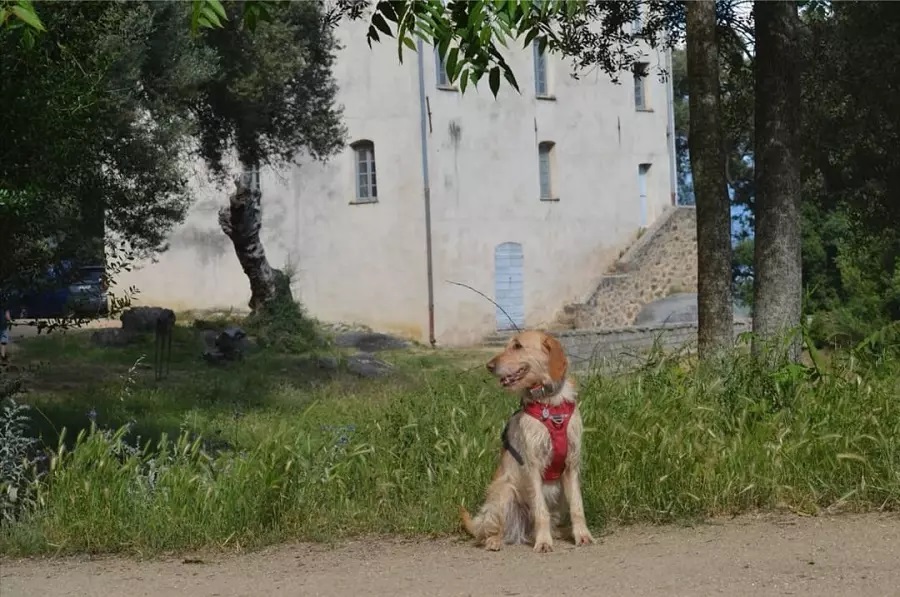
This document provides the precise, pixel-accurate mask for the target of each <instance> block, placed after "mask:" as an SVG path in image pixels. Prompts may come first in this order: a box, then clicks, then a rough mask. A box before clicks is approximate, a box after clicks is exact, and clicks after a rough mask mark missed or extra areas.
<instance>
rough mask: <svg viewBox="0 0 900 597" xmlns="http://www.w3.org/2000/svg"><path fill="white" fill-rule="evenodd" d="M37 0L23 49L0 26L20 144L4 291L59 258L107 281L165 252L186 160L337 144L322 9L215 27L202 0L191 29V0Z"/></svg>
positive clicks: (2, 213) (263, 5) (251, 5)
mask: <svg viewBox="0 0 900 597" xmlns="http://www.w3.org/2000/svg"><path fill="white" fill-rule="evenodd" d="M44 6H45V5H43V4H41V3H38V5H37V7H36V10H37V12H40V13H41V15H42V18H43V19H44V22H45V23H46V28H47V31H46V33H44V34H41V35H39V36H36V37H35V38H34V39H35V42H36V43H35V44H33V47H31V48H30V49H26V50H22V49H21V48H19V49H14V47H13V46H14V45H15V44H18V40H19V36H18V35H17V34H16V32H15V31H12V30H9V29H8V28H7V29H0V45H2V46H3V48H2V49H3V53H4V56H7V55H8V56H10V58H11V59H10V60H4V61H3V62H2V64H0V75H2V80H3V83H0V103H2V105H3V110H2V111H0V112H2V116H0V125H2V126H3V129H4V131H5V134H6V135H7V137H6V138H8V139H15V140H16V142H15V143H9V144H6V145H4V146H3V150H0V239H2V240H0V243H2V245H0V253H2V254H3V256H4V257H3V259H2V260H0V292H5V293H6V294H12V293H13V291H21V290H23V289H28V290H31V289H40V287H41V286H42V285H44V284H45V283H47V280H46V277H47V272H48V271H49V270H50V269H52V268H57V266H58V265H59V264H60V263H61V262H63V261H72V262H74V264H75V265H76V266H77V265H78V264H85V263H88V264H96V263H103V262H104V261H105V262H106V265H107V270H108V274H109V275H110V277H113V276H114V275H115V274H116V273H117V270H118V269H119V268H128V267H130V265H129V262H130V261H132V260H133V259H136V258H146V257H148V256H151V255H153V254H154V253H156V252H158V251H160V250H164V249H165V248H166V239H167V238H168V236H169V232H170V231H171V229H172V227H173V226H174V225H175V224H176V223H178V222H180V221H181V220H182V219H183V217H184V215H185V213H186V210H187V207H188V205H189V203H190V200H191V193H190V188H189V187H188V184H187V181H188V177H189V174H190V171H189V167H190V159H189V158H190V157H191V156H192V155H195V154H199V156H200V157H201V158H203V159H205V160H206V161H207V162H208V164H209V165H210V167H211V170H212V171H213V173H214V174H216V175H218V177H219V178H220V179H221V178H222V177H224V175H225V170H226V166H225V164H224V163H223V162H224V159H225V158H226V157H230V155H231V153H232V151H235V152H236V153H237V155H238V157H239V158H240V159H241V160H242V161H244V162H245V163H250V164H252V165H260V164H263V163H273V164H279V163H283V162H286V161H291V160H293V159H295V158H296V157H297V156H298V155H303V154H304V153H306V154H310V155H312V156H314V157H318V158H325V157H327V156H329V155H330V154H332V153H334V152H335V151H336V150H337V149H338V148H339V147H340V146H341V144H342V142H343V128H342V126H341V123H340V109H339V108H337V107H335V105H334V103H335V93H336V87H335V85H334V82H333V80H332V78H331V75H330V69H331V65H332V62H333V53H334V50H335V48H336V45H335V42H334V39H333V36H332V33H331V30H330V21H328V19H327V15H325V14H324V13H323V11H322V9H321V3H316V2H302V3H300V2H295V3H276V4H272V3H268V2H252V1H250V2H246V3H228V5H227V11H229V12H227V13H226V16H228V15H229V14H230V15H231V16H232V17H234V16H235V15H237V13H238V12H239V11H241V10H243V13H242V15H240V16H241V18H237V19H235V18H231V19H230V20H227V19H226V20H225V21H224V22H223V21H221V19H220V21H219V22H218V25H217V26H216V24H215V23H213V22H212V21H211V20H210V19H211V17H210V13H209V11H210V10H211V11H213V13H212V14H214V15H215V14H218V10H219V9H222V10H225V8H223V6H222V5H221V3H218V2H206V5H205V6H203V7H201V9H200V13H199V17H197V18H198V19H199V21H197V23H196V24H198V26H199V27H200V31H198V32H195V33H196V34H195V35H192V33H191V30H190V29H189V28H188V27H186V26H185V24H186V22H187V20H188V19H189V18H193V17H194V16H197V15H196V14H194V13H192V12H191V11H192V10H193V8H195V7H196V6H197V5H196V3H195V4H194V5H189V4H185V3H179V2H174V1H168V2H122V1H119V2H93V3H88V2H83V3H65V4H57V5H54V7H53V10H44ZM272 17H275V18H272ZM253 29H255V32H254V33H252V34H251V30H253ZM35 106H40V109H34V107H35ZM48 206H52V207H50V208H49V209H48ZM75 270H76V268H73V271H75ZM71 281H74V280H61V282H62V283H66V282H71ZM56 282H57V283H58V282H60V280H57V281H56Z"/></svg>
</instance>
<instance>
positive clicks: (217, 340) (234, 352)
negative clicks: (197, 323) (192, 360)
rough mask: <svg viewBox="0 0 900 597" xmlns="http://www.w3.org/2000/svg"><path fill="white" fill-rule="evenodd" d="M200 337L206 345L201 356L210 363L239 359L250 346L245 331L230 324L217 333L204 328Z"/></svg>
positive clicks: (215, 363)
mask: <svg viewBox="0 0 900 597" xmlns="http://www.w3.org/2000/svg"><path fill="white" fill-rule="evenodd" d="M201 338H202V339H203V343H204V345H205V346H206V349H205V350H204V351H203V354H202V355H201V356H202V357H203V360H204V361H206V362H207V363H209V364H211V365H221V364H224V363H226V362H229V361H240V360H242V359H243V358H244V355H245V354H246V353H247V351H248V350H249V348H250V339H249V338H248V337H247V333H246V332H244V330H242V329H241V328H239V327H237V326H230V327H228V328H225V329H224V330H223V331H221V332H219V333H216V332H214V331H212V330H204V331H203V333H202V334H201Z"/></svg>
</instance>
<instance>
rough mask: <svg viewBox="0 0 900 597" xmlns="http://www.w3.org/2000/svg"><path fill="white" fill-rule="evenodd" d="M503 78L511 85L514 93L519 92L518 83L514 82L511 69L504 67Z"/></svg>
mask: <svg viewBox="0 0 900 597" xmlns="http://www.w3.org/2000/svg"><path fill="white" fill-rule="evenodd" d="M503 76H504V77H505V78H506V80H507V81H508V82H509V84H510V85H512V87H513V89H515V90H516V91H519V83H518V82H517V81H516V75H515V74H513V72H512V69H511V68H509V67H508V66H505V65H504V67H503Z"/></svg>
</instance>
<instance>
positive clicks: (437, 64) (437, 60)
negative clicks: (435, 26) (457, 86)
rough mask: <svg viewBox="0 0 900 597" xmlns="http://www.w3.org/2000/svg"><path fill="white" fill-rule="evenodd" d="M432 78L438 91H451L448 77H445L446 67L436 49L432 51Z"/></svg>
mask: <svg viewBox="0 0 900 597" xmlns="http://www.w3.org/2000/svg"><path fill="white" fill-rule="evenodd" d="M434 76H435V78H436V79H437V86H438V88H439V89H452V88H453V86H452V85H450V77H448V76H447V65H446V63H445V62H444V59H443V58H441V54H440V52H438V49H437V48H435V49H434Z"/></svg>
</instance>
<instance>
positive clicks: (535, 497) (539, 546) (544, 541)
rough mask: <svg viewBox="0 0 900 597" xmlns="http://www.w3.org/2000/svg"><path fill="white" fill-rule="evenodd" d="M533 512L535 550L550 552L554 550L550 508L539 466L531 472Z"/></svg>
mask: <svg viewBox="0 0 900 597" xmlns="http://www.w3.org/2000/svg"><path fill="white" fill-rule="evenodd" d="M530 481H531V512H532V515H533V516H534V551H536V552H539V553H549V552H551V551H553V536H552V535H551V533H550V510H549V509H548V508H547V500H546V499H544V479H543V476H542V475H541V470H540V469H539V468H534V469H532V471H531V474H530Z"/></svg>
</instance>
